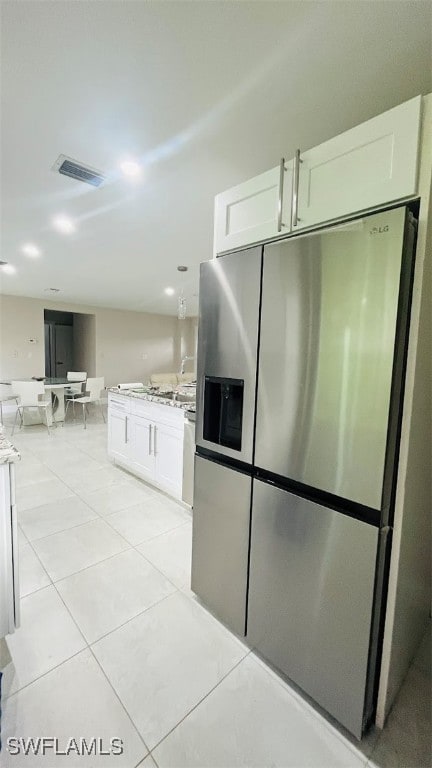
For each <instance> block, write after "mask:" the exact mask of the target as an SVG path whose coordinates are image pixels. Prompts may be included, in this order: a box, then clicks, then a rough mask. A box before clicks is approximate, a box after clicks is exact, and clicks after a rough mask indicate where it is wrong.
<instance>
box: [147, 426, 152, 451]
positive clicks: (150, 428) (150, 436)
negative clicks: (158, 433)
mask: <svg viewBox="0 0 432 768" xmlns="http://www.w3.org/2000/svg"><path fill="white" fill-rule="evenodd" d="M151 439H152V425H151V424H150V426H149V445H148V452H149V456H151V452H152V444H151V443H152V441H151Z"/></svg>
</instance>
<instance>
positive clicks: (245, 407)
mask: <svg viewBox="0 0 432 768" xmlns="http://www.w3.org/2000/svg"><path fill="white" fill-rule="evenodd" d="M261 261H262V248H261V247H259V248H250V249H248V250H245V251H240V252H238V253H233V254H228V255H227V256H223V257H222V258H219V259H213V260H212V261H207V262H204V264H201V273H200V315H199V329H198V371H197V422H196V442H197V445H198V446H202V447H204V448H208V449H210V450H213V451H216V452H217V453H220V454H223V455H225V456H229V457H231V458H234V459H238V460H239V461H244V462H246V463H251V462H252V451H253V428H254V413H255V388H256V360H257V345H258V322H259V301H260V287H261ZM218 385H219V389H218ZM209 409H210V410H209ZM204 410H205V411H206V413H204ZM210 411H211V412H210ZM227 417H228V421H227ZM218 419H219V423H216V422H217V421H218ZM229 421H231V422H232V423H231V425H230V424H229V423H228V422H229ZM237 422H238V423H237ZM224 426H225V427H227V430H226V431H227V434H226V435H225V437H226V438H227V439H224V435H223V434H222V433H223V431H224ZM233 429H234V431H235V433H236V439H235V440H231V438H230V434H231V432H232V431H233ZM218 436H220V439H218ZM206 437H207V439H206ZM237 437H238V439H237ZM233 446H234V447H233Z"/></svg>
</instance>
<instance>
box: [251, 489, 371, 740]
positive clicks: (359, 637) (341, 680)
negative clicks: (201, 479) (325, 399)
mask: <svg viewBox="0 0 432 768" xmlns="http://www.w3.org/2000/svg"><path fill="white" fill-rule="evenodd" d="M378 537H379V529H378V528H375V527H374V526H372V525H368V524H367V523H364V522H362V521H359V520H354V519H353V518H351V517H348V516H346V515H343V514H340V513H338V512H335V511H333V510H330V509H326V508H324V507H321V506H319V505H318V504H315V503H313V502H310V501H307V500H306V499H302V498H299V497H298V496H294V495H293V494H291V493H288V492H286V491H282V490H280V489H279V488H276V487H274V486H271V485H269V484H266V483H263V482H261V481H257V480H254V485H253V505H252V531H251V558H250V578H249V600H248V622H247V637H248V641H249V643H250V644H251V645H252V646H253V647H255V648H256V649H257V650H258V651H259V652H260V653H261V654H262V655H263V656H264V657H265V658H266V659H268V660H269V661H270V662H271V663H272V664H274V665H275V666H276V667H277V668H278V669H280V670H281V671H282V672H283V673H284V674H286V675H287V676H288V677H289V678H290V679H291V680H292V681H293V682H294V683H296V684H297V685H298V686H299V687H300V688H302V689H303V691H305V692H306V693H307V694H308V695H309V696H311V697H312V698H313V699H314V700H315V701H316V702H317V703H318V704H319V705H320V706H321V707H323V709H325V710H326V711H327V712H329V713H330V714H331V715H332V716H333V717H335V718H336V720H338V721H339V722H340V723H342V725H344V726H345V727H346V728H347V729H348V730H349V731H350V732H351V733H353V734H354V735H355V736H356V737H357V738H360V737H361V733H362V725H363V712H364V705H365V692H366V683H367V674H368V652H369V638H370V632H371V622H372V609H373V597H374V575H375V561H376V557H377V546H378Z"/></svg>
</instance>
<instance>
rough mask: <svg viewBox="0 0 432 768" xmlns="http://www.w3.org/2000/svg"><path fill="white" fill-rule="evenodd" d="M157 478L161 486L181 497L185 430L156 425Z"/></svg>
mask: <svg viewBox="0 0 432 768" xmlns="http://www.w3.org/2000/svg"><path fill="white" fill-rule="evenodd" d="M154 450H155V480H156V482H157V484H158V485H160V486H161V488H165V490H166V491H168V492H169V493H172V495H173V496H179V497H181V493H182V480H183V430H180V429H176V428H174V427H169V426H165V425H164V424H161V425H155V439H154Z"/></svg>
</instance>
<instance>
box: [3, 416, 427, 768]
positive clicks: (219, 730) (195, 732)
mask: <svg viewBox="0 0 432 768" xmlns="http://www.w3.org/2000/svg"><path fill="white" fill-rule="evenodd" d="M14 442H15V444H16V446H17V447H18V448H19V449H20V450H22V457H23V458H22V461H21V463H20V464H19V465H17V486H18V508H19V524H20V529H21V530H20V555H21V562H20V570H21V593H22V626H21V628H20V629H19V630H18V631H17V632H16V633H15V634H14V635H11V636H9V637H8V639H7V644H8V647H9V652H10V656H11V659H12V661H11V662H10V663H9V664H6V666H5V668H4V676H3V701H2V709H3V712H2V739H3V744H5V743H6V739H7V738H8V737H9V736H15V737H20V736H24V737H28V736H33V737H38V736H51V737H57V738H58V739H59V744H60V745H63V746H64V745H65V744H66V743H67V742H68V740H69V739H70V738H71V737H75V738H80V737H86V738H88V739H91V738H93V737H100V738H102V739H104V743H105V745H106V744H107V743H108V742H109V739H110V738H112V737H115V738H120V739H122V740H123V744H124V753H123V755H121V756H114V755H105V756H99V757H95V756H94V755H92V756H88V757H80V758H77V757H76V755H74V754H73V752H72V754H71V756H70V757H69V758H66V757H58V758H53V756H52V755H48V756H47V757H46V758H45V759H42V758H41V757H35V756H32V755H28V756H26V757H23V756H20V757H15V756H11V755H8V753H7V752H6V751H4V750H3V752H2V753H1V755H0V764H1V765H2V766H5V767H6V766H15V767H16V768H21V766H23V767H24V766H25V767H26V768H27V766H36V765H40V764H41V763H43V765H44V766H46V768H57V766H62V765H64V764H65V761H66V762H67V765H68V766H71V768H72V766H73V768H75V766H81V765H82V766H91V767H92V768H96V766H102V765H103V766H105V765H106V766H108V765H113V766H114V765H115V766H118V768H126V767H127V768H135V766H138V765H139V766H141V767H142V768H151V766H153V767H154V766H155V765H156V766H159V767H160V768H168V767H169V766H172V767H173V768H174V767H176V768H180V767H181V766H182V767H184V768H192V766H196V768H207V767H208V768H210V766H212V767H213V768H235V767H237V766H242V767H244V768H253V767H256V768H264V767H268V768H270V766H271V767H272V768H273V767H275V768H276V767H279V768H300V767H302V766H308V768H336V766H340V768H361V766H370V768H372V767H373V766H375V765H376V766H383V767H385V768H396V766H398V767H399V768H414V766H418V767H419V768H420V766H427V765H430V759H429V758H430V753H429V750H430V730H429V729H428V718H427V715H428V712H427V711H426V710H427V700H428V695H429V693H430V666H428V664H427V658H426V656H427V650H426V651H423V656H419V661H418V662H417V664H416V666H413V668H412V669H411V671H410V673H409V675H408V678H407V684H406V685H405V686H404V688H403V690H402V692H401V694H400V697H399V702H398V705H397V706H396V707H395V709H394V712H393V713H392V714H391V716H390V718H389V723H388V727H387V728H386V730H385V731H384V732H383V734H381V735H379V734H372V735H370V736H369V737H368V739H366V741H365V742H364V744H362V747H361V748H360V749H359V748H357V746H356V745H355V744H354V742H352V741H350V740H349V739H347V738H346V737H345V736H344V735H343V734H341V733H340V732H339V731H338V730H336V729H335V728H334V727H333V726H332V725H331V724H330V723H329V722H327V720H325V719H324V718H323V717H321V715H320V714H318V713H317V712H316V711H315V710H314V709H312V708H311V707H310V706H309V705H308V704H307V703H306V702H304V701H303V700H302V699H301V698H300V697H299V696H298V695H297V694H296V693H295V692H294V691H292V690H291V689H290V687H289V686H288V685H286V684H285V683H284V682H282V681H281V680H280V679H279V678H278V677H277V676H276V675H275V674H274V673H273V672H272V671H271V670H269V669H268V668H267V667H266V666H265V665H264V664H263V663H262V662H261V661H260V660H259V659H257V658H256V657H255V656H254V654H252V653H250V652H249V650H248V649H247V648H246V646H245V645H244V644H243V643H242V642H240V641H239V639H238V638H236V637H235V636H234V635H232V634H231V633H230V632H229V631H228V630H227V629H226V628H225V627H224V626H222V625H221V624H220V623H219V622H218V621H217V620H216V619H215V618H214V617H213V616H211V615H210V614H209V613H208V612H207V611H206V610H205V609H204V607H203V606H201V605H200V604H199V602H198V601H197V600H196V599H195V597H194V595H193V593H192V592H191V590H190V586H189V583H190V558H191V516H190V513H189V512H188V511H187V510H186V509H185V508H184V507H183V506H181V505H179V504H177V503H176V502H174V501H172V500H170V499H168V498H167V497H165V496H164V495H163V494H160V493H158V492H157V491H155V490H153V489H152V488H150V487H149V486H147V485H145V484H144V483H141V482H140V481H138V480H136V479H135V478H133V477H131V476H130V475H128V474H127V473H125V472H123V471H122V470H121V469H119V468H117V467H114V466H113V465H112V463H111V462H110V461H109V460H108V457H107V454H106V427H105V425H99V424H98V423H96V421H94V422H92V421H90V423H89V426H88V429H87V430H86V431H84V430H83V429H82V427H81V426H79V425H74V424H71V425H69V424H68V425H66V426H65V427H64V428H60V427H59V428H57V429H56V430H54V431H53V433H52V435H51V436H50V437H49V436H48V435H47V433H46V431H44V429H43V428H40V427H31V428H27V429H26V430H22V431H21V432H19V433H17V434H16V436H15V438H14ZM6 654H7V649H5V646H4V644H3V647H0V656H1V657H2V658H4V657H5V656H6ZM150 752H151V754H149V753H150Z"/></svg>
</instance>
